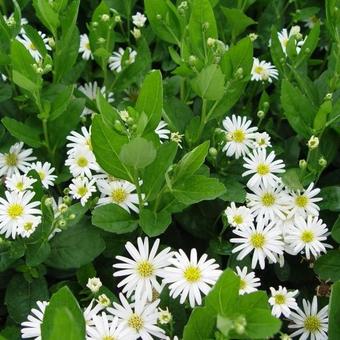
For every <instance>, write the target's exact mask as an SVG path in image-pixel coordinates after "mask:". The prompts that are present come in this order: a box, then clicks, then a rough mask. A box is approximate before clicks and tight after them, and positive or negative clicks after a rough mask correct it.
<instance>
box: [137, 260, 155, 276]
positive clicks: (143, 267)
mask: <svg viewBox="0 0 340 340" xmlns="http://www.w3.org/2000/svg"><path fill="white" fill-rule="evenodd" d="M137 271H138V274H139V275H140V276H141V277H150V276H151V275H152V274H153V272H154V268H153V265H152V263H150V262H149V261H140V262H139V263H138V265H137Z"/></svg>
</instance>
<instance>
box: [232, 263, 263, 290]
mask: <svg viewBox="0 0 340 340" xmlns="http://www.w3.org/2000/svg"><path fill="white" fill-rule="evenodd" d="M247 271H248V268H247V267H243V268H242V270H241V268H240V267H239V266H236V274H237V276H238V277H239V278H240V290H239V293H240V295H243V294H249V293H252V292H256V291H257V287H259V286H261V282H260V279H259V278H258V277H255V273H254V272H249V273H247Z"/></svg>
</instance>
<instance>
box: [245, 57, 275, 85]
mask: <svg viewBox="0 0 340 340" xmlns="http://www.w3.org/2000/svg"><path fill="white" fill-rule="evenodd" d="M278 76H279V72H278V71H277V69H276V68H275V66H273V65H272V64H271V63H269V62H267V61H264V60H261V61H260V60H259V59H258V58H254V61H253V68H252V70H251V80H255V81H269V82H270V83H271V82H272V81H273V79H277V78H278Z"/></svg>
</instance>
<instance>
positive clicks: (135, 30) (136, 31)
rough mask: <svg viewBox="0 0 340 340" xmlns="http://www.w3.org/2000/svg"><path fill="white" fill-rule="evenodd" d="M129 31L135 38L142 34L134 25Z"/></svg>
mask: <svg viewBox="0 0 340 340" xmlns="http://www.w3.org/2000/svg"><path fill="white" fill-rule="evenodd" d="M130 32H131V34H132V35H133V37H134V38H135V39H136V40H137V39H139V38H140V37H141V36H142V32H141V31H140V29H139V28H136V27H134V28H133V30H131V31H130Z"/></svg>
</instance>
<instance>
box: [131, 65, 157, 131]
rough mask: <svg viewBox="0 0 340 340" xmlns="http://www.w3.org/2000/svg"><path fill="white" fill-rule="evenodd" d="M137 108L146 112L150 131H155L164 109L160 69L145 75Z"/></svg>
mask: <svg viewBox="0 0 340 340" xmlns="http://www.w3.org/2000/svg"><path fill="white" fill-rule="evenodd" d="M135 108H136V110H137V111H138V112H140V113H142V112H144V113H146V115H147V117H148V126H147V128H148V131H154V130H155V128H156V127H157V125H158V123H159V122H160V120H161V115H162V109H163V84H162V74H161V72H160V71H152V72H151V73H149V74H148V75H147V76H146V77H145V79H144V82H143V85H142V88H141V90H140V93H139V96H138V99H137V103H136V106H135Z"/></svg>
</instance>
